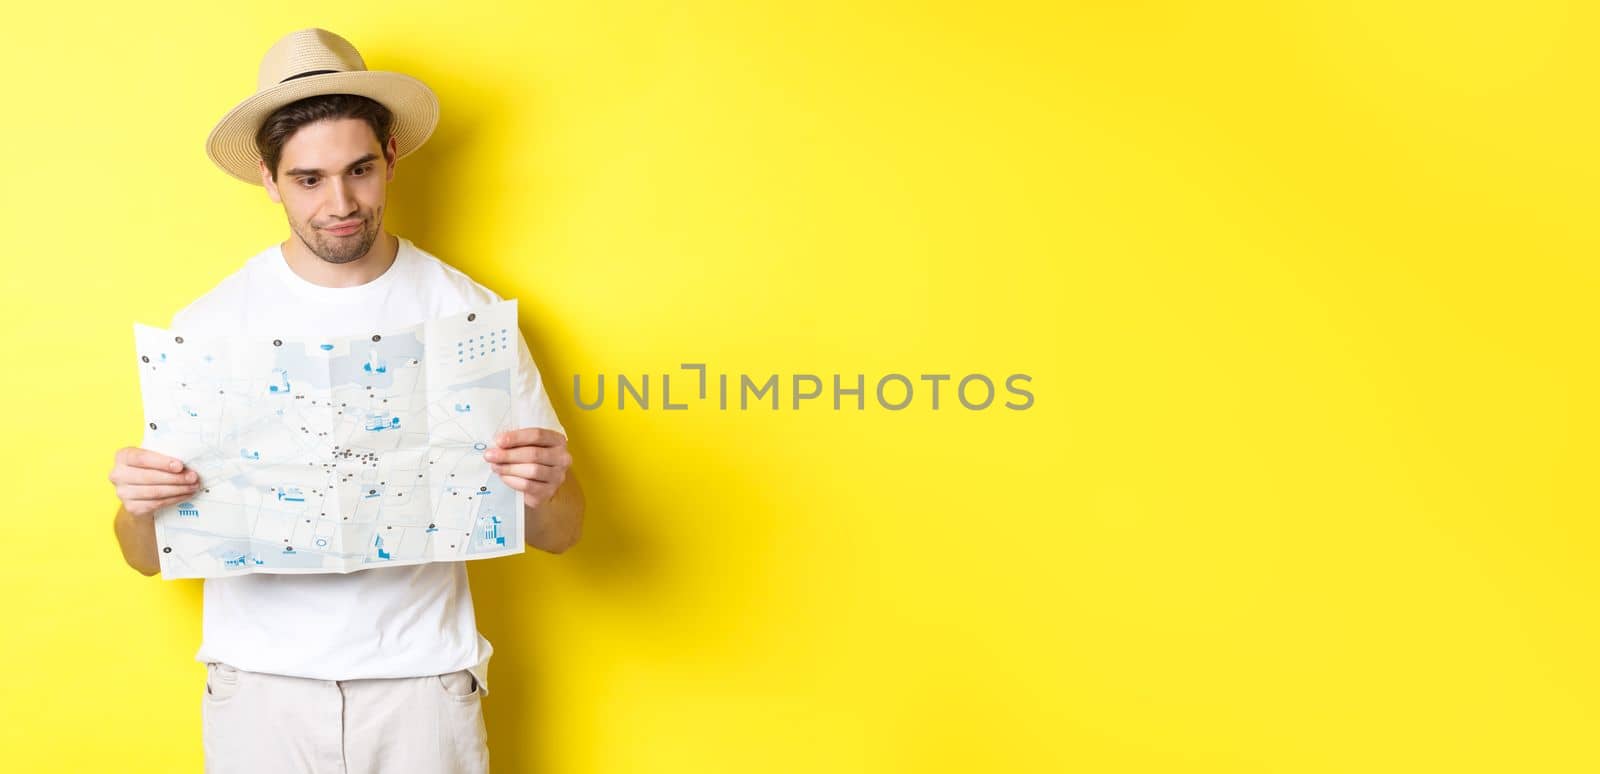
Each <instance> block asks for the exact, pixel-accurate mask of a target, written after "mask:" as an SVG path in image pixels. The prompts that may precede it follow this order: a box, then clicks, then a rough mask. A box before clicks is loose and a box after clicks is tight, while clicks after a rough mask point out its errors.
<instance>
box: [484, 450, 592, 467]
mask: <svg viewBox="0 0 1600 774" xmlns="http://www.w3.org/2000/svg"><path fill="white" fill-rule="evenodd" d="M483 458H484V459H486V460H488V461H490V462H500V463H516V462H534V463H538V464H540V465H557V466H560V465H570V464H572V455H571V454H569V453H568V452H567V447H565V446H518V447H516V448H514V449H488V450H486V451H485V452H484V453H483Z"/></svg>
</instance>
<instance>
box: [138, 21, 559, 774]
mask: <svg viewBox="0 0 1600 774" xmlns="http://www.w3.org/2000/svg"><path fill="white" fill-rule="evenodd" d="M438 115H439V108H438V101H437V99H436V98H435V97H434V95H433V92H432V91H431V90H429V89H428V87H427V86H425V85H423V84H422V83H421V82H420V81H417V80H415V79H413V78H410V77H407V76H405V75H400V74H398V73H387V72H380V71H369V70H367V69H366V65H365V63H364V62H363V61H362V59H361V55H360V54H359V53H357V51H356V49H355V48H354V47H353V46H352V45H351V44H350V43H349V42H348V41H346V40H345V39H344V38H341V37H339V36H338V35H335V34H333V33H331V32H328V31H326V30H320V29H308V30H301V31H298V32H294V33H291V34H290V35H288V36H286V37H284V38H283V39H281V40H279V41H278V42H277V43H276V44H274V45H273V46H272V48H271V49H270V50H269V51H268V52H267V55H266V57H265V58H264V59H263V60H262V64H261V72H260V79H259V82H258V89H257V92H256V94H255V95H254V96H252V97H250V98H248V99H246V100H245V101H243V102H241V103H240V104H239V105H238V106H237V107H235V108H234V109H233V110H232V111H230V112H229V113H228V114H227V115H226V116H225V117H224V118H223V119H222V121H221V122H219V123H218V124H217V126H216V128H215V129H213V130H212V132H211V136H210V138H209V139H208V140H207V153H208V154H209V155H210V157H211V159H212V160H213V161H214V162H215V163H216V164H217V165H218V166H220V167H221V168H222V169H223V170H224V171H226V172H228V173H229V174H231V175H233V176H234V177H236V178H239V179H241V180H244V181H246V182H249V183H252V184H259V185H262V186H264V187H265V188H266V190H267V195H268V196H269V197H270V198H271V199H272V201H273V202H276V203H279V204H282V205H283V209H284V213H285V215H287V216H288V221H289V230H290V234H289V238H288V239H287V240H285V241H284V242H282V243H281V244H277V245H273V246H272V247H269V248H267V249H266V250H263V251H262V252H261V253H259V254H257V255H256V256H255V257H253V258H251V259H250V260H249V261H248V262H247V263H246V264H245V265H244V266H243V267H242V268H241V269H239V270H238V271H237V272H235V273H233V274H232V275H230V276H228V277H227V278H225V279H224V280H223V281H222V282H220V283H219V284H218V285H217V286H216V287H215V288H214V289H212V290H211V291H209V292H208V293H206V294H205V295H204V296H202V297H200V298H199V299H197V300H196V301H195V302H194V303H192V304H190V305H189V306H187V307H185V308H184V309H182V310H180V311H179V312H178V313H177V314H176V315H175V316H174V318H173V321H172V325H171V327H172V329H173V330H175V331H178V332H183V331H193V332H194V333H195V334H196V335H202V334H208V335H217V334H234V335H265V334H268V333H271V334H273V335H289V336H342V335H356V334H364V333H368V332H371V331H375V330H389V329H397V328H403V327H407V326H410V325H414V324H416V323H418V322H421V321H423V320H426V319H430V318H433V317H438V316H442V315H450V314H455V313H458V312H461V311H465V310H466V309H468V308H474V307H479V306H482V305H485V304H489V303H493V302H496V301H499V300H501V299H500V297H499V296H497V295H495V294H494V293H493V292H491V291H489V290H488V289H487V288H484V287H483V286H482V285H479V284H477V283H476V282H474V281H473V280H471V279H470V278H468V277H467V276H466V275H465V274H463V273H461V272H460V271H457V270H456V269H454V268H452V267H450V266H449V265H447V264H445V263H443V262H441V261H440V260H439V259H437V258H435V257H434V256H432V255H430V254H428V253H426V252H424V251H423V250H421V249H420V248H418V247H417V246H416V245H414V244H412V243H411V242H410V240H407V239H405V238H403V237H398V236H395V235H391V234H389V233H388V232H386V231H385V230H384V227H383V214H384V205H385V201H386V193H387V184H388V183H389V182H390V181H392V180H393V179H394V175H395V163H396V161H397V160H399V159H400V158H403V157H404V156H406V155H407V154H409V153H411V152H412V151H415V150H416V149H417V147H418V146H420V145H421V144H422V143H423V142H424V141H425V140H427V138H428V137H429V135H431V134H432V132H433V129H434V126H435V125H436V124H437V121H438ZM518 343H519V349H520V353H519V354H520V358H521V369H520V373H521V379H522V384H521V386H520V390H521V394H522V395H525V396H527V397H526V398H525V400H524V401H523V402H521V403H520V404H519V405H517V406H516V408H515V414H516V416H515V420H516V422H515V424H514V426H515V427H517V428H519V429H516V430H512V431H508V432H506V433H502V434H501V435H500V436H499V437H498V438H496V439H495V444H494V445H492V446H490V447H489V449H488V450H487V451H486V452H485V457H486V458H488V460H489V461H490V463H491V465H492V467H493V468H494V470H495V471H496V472H497V473H498V474H499V475H500V477H501V478H502V479H503V480H504V481H505V482H506V484H507V485H508V486H510V487H512V488H514V489H516V490H518V491H519V492H521V494H522V499H523V502H524V508H525V513H524V516H525V523H524V526H525V531H524V535H525V540H526V542H527V544H528V545H531V546H534V547H536V548H539V549H542V550H544V551H548V552H551V553H560V552H562V551H564V550H566V549H567V548H569V547H571V546H572V545H573V544H574V543H575V542H576V541H577V539H578V535H579V532H580V528H581V524H582V517H583V507H584V500H583V492H582V489H581V488H580V487H579V486H578V480H577V478H576V477H575V476H574V475H573V472H572V469H571V462H572V458H571V456H570V455H569V454H568V452H567V449H566V433H565V429H564V428H563V427H562V426H561V424H560V421H559V420H558V419H557V417H556V415H555V411H554V410H553V408H552V407H551V405H550V400H549V397H548V395H547V394H546V393H545V391H544V387H543V385H542V384H541V382H540V378H539V371H538V368H537V367H536V366H535V365H534V363H533V360H532V356H531V354H530V352H529V349H528V346H527V343H526V342H525V341H523V340H522V339H521V336H520V334H519V336H518ZM109 478H110V480H111V482H112V483H113V484H114V485H115V487H116V493H117V496H118V498H119V499H120V500H121V501H122V506H121V507H120V508H119V509H118V511H117V516H116V522H115V526H116V534H117V539H118V541H119V542H120V543H121V546H122V552H123V556H124V557H125V558H126V559H127V561H128V563H129V564H130V565H132V566H133V567H135V568H137V569H138V570H139V571H140V572H143V573H144V574H146V575H153V574H155V573H157V572H159V570H160V562H159V558H158V556H157V553H156V538H155V529H154V520H153V515H154V513H155V512H156V511H157V510H159V509H161V508H163V507H166V506H168V505H172V504H175V503H177V502H180V501H182V500H183V499H185V498H186V497H188V496H189V495H191V494H192V493H194V492H195V491H197V490H199V489H200V488H201V487H203V486H205V485H206V482H205V481H202V480H200V479H199V477H198V475H197V473H196V472H195V471H193V470H189V469H186V468H185V467H184V464H183V461H182V460H176V459H172V458H170V457H167V456H165V455H162V454H158V453H156V452H154V451H151V450H148V449H140V448H134V447H129V448H123V449H120V450H118V451H117V453H116V457H115V464H114V467H113V468H112V471H111V474H110V476H109ZM204 597H205V607H204V615H203V627H202V628H203V632H202V642H201V645H200V650H199V652H198V653H197V654H196V656H195V657H196V660H198V661H201V662H203V663H205V664H206V665H207V681H206V688H205V694H204V696H203V698H202V719H203V721H202V725H203V729H204V730H203V738H204V741H205V758H206V769H207V771H216V772H223V771H228V772H236V771H237V772H274V773H275V774H284V773H286V772H334V771H337V772H351V773H354V772H385V773H387V772H481V771H486V770H487V769H488V750H487V747H486V742H487V739H486V732H485V730H484V724H483V715H482V710H481V706H480V704H479V699H480V698H481V697H482V696H485V695H487V694H488V682H487V669H488V661H489V656H490V653H491V651H492V648H491V647H490V644H489V642H488V641H487V640H486V639H484V638H483V636H482V635H480V634H479V633H478V631H477V624H476V620H475V618H474V614H473V606H472V596H471V591H470V589H469V587H468V585H467V572H466V567H465V563H463V562H432V563H426V564H417V565H407V566H401V567H388V568H375V569H369V570H363V571H360V572H353V573H348V574H337V573H333V574H312V575H274V574H250V575H241V576H233V577H227V578H208V579H207V580H206V581H205V594H204Z"/></svg>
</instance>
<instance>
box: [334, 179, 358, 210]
mask: <svg viewBox="0 0 1600 774" xmlns="http://www.w3.org/2000/svg"><path fill="white" fill-rule="evenodd" d="M328 183H329V185H328V195H329V196H330V197H331V198H330V200H329V202H328V209H329V210H330V211H331V212H332V214H333V216H334V218H335V219H336V220H345V219H347V218H349V217H350V216H351V215H354V214H356V207H357V205H356V195H355V191H353V190H351V185H350V184H349V183H347V182H345V181H344V179H343V178H340V177H337V176H335V177H333V178H331V179H330V180H329V181H328Z"/></svg>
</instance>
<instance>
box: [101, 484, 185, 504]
mask: <svg viewBox="0 0 1600 774" xmlns="http://www.w3.org/2000/svg"><path fill="white" fill-rule="evenodd" d="M199 488H200V485H199V484H188V485H183V486H172V485H170V484H159V485H156V486H141V485H139V484H124V485H123V486H119V487H117V496H118V497H121V498H122V501H123V502H128V501H130V500H165V499H167V498H168V497H188V496H190V495H192V494H194V493H195V491H196V490H197V489H199Z"/></svg>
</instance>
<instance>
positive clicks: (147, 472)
mask: <svg viewBox="0 0 1600 774" xmlns="http://www.w3.org/2000/svg"><path fill="white" fill-rule="evenodd" d="M112 472H113V475H112V477H111V481H112V483H115V484H140V485H144V486H149V485H152V484H175V485H181V484H193V483H195V482H197V481H199V480H200V474H199V473H196V472H195V471H193V470H186V471H184V472H182V473H173V472H172V471H169V470H151V469H149V468H133V467H128V466H126V465H124V466H122V467H119V468H117V469H116V470H115V471H112Z"/></svg>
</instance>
